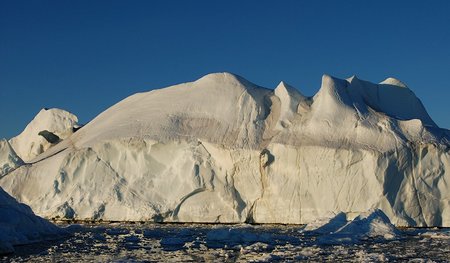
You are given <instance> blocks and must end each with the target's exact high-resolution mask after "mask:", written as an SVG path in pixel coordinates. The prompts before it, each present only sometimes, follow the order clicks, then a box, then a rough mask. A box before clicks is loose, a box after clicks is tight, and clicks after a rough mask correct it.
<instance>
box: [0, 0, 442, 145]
mask: <svg viewBox="0 0 450 263" xmlns="http://www.w3.org/2000/svg"><path fill="white" fill-rule="evenodd" d="M219 71H229V72H233V73H236V74H239V75H241V76H243V77H245V78H247V79H248V80H250V81H252V82H254V83H256V84H258V85H261V86H265V87H269V88H274V87H275V86H276V85H277V84H278V82H279V81H280V80H284V81H286V82H287V83H289V84H291V85H293V86H295V87H296V88H298V89H299V90H301V91H302V92H303V93H304V94H306V95H313V94H314V93H315V92H316V91H317V90H318V88H319V86H320V81H321V76H322V74H324V73H327V74H331V75H334V76H337V77H341V78H346V77H349V76H351V75H353V74H356V75H357V76H358V77H359V78H362V79H366V80H369V81H372V82H379V81H381V80H383V79H385V78H386V77H389V76H393V77H396V78H398V79H400V80H402V81H403V82H405V83H406V84H407V85H408V86H409V87H410V88H411V89H412V90H413V91H414V92H415V93H416V95H417V96H418V97H419V98H420V99H421V100H422V102H423V103H424V104H425V107H426V108H427V110H428V112H429V113H430V115H431V117H432V118H433V119H434V120H435V121H436V122H437V123H438V125H440V126H441V127H444V128H450V117H449V113H450V106H449V105H450V91H449V89H450V82H449V81H448V78H449V77H450V1H445V0H443V1H360V0H358V1H312V0H311V1H94V0H90V1H65V0H58V1H56V0H55V1H21V0H19V1H13V0H10V1H4V0H0V99H1V102H0V137H7V138H9V137H12V136H14V135H16V134H18V133H20V132H21V131H22V129H23V128H24V127H25V125H26V124H27V123H28V122H29V121H30V120H31V119H32V118H33V117H34V115H35V114H36V113H37V112H38V111H39V110H40V109H41V108H44V107H58V108H63V109H66V110H69V111H71V112H73V113H75V114H76V115H77V116H78V117H79V119H80V121H81V122H87V121H89V120H91V119H92V118H93V117H95V116H96V115H97V114H99V113H100V112H102V111H103V110H105V109H106V108H108V107H109V106H111V105H113V104H114V103H116V102H118V101H120V100H121V99H123V98H125V97H127V96H129V95H131V94H133V93H136V92H141V91H146V90H151V89H155V88H161V87H164V86H168V85H172V84H177V83H180V82H188V81H192V80H195V79H197V78H199V77H201V76H203V75H205V74H207V73H210V72H219Z"/></svg>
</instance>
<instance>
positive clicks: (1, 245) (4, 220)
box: [0, 188, 66, 255]
mask: <svg viewBox="0 0 450 263" xmlns="http://www.w3.org/2000/svg"><path fill="white" fill-rule="evenodd" d="M64 234H66V232H65V231H64V230H63V229H60V228H58V227H56V226H55V225H53V224H51V223H49V222H47V221H45V220H44V219H42V218H40V217H38V216H36V215H34V213H33V212H32V211H31V209H30V208H29V207H28V206H26V205H24V204H20V203H18V202H17V201H16V200H14V198H12V197H11V196H9V195H8V194H7V193H6V192H5V191H3V189H2V188H0V255H1V254H4V253H11V252H14V247H13V246H15V245H24V244H29V243H33V242H39V241H42V240H45V239H49V238H57V237H61V236H62V235H64Z"/></svg>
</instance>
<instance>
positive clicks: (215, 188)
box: [0, 73, 450, 227]
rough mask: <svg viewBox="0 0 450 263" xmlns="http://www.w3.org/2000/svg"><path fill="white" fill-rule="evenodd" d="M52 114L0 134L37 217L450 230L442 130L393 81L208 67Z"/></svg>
mask: <svg viewBox="0 0 450 263" xmlns="http://www.w3.org/2000/svg"><path fill="white" fill-rule="evenodd" d="M49 111H51V110H49ZM40 115H41V113H39V114H38V116H40ZM52 116H55V115H52ZM56 116H59V117H51V118H43V119H44V120H51V122H50V123H46V124H44V125H42V126H39V128H30V127H31V126H33V127H34V126H35V125H36V126H37V125H40V123H41V121H40V119H41V118H40V117H39V118H38V117H36V118H35V120H34V121H33V122H32V124H33V125H31V124H30V125H28V126H27V128H26V129H25V131H24V132H23V133H22V134H21V135H19V136H18V137H16V138H15V139H12V140H10V141H9V144H10V146H11V147H10V148H11V149H13V150H14V151H15V152H16V153H17V156H18V157H20V158H21V159H22V160H23V161H24V162H25V163H26V165H21V164H20V162H18V163H16V164H8V165H9V166H7V167H15V168H14V169H10V168H8V171H9V172H7V173H6V174H5V175H3V177H2V178H1V179H0V186H1V187H3V189H5V191H7V192H8V193H10V194H11V195H12V196H13V197H15V198H16V199H17V200H19V201H20V202H24V203H26V204H28V205H29V206H30V207H31V208H32V209H33V211H35V213H37V214H38V215H40V216H43V217H45V218H61V219H78V220H100V219H101V220H111V221H155V222H199V223H202V222H203V223H204V222H208V223H242V222H247V223H282V224H307V223H311V222H313V221H314V220H316V219H317V218H321V217H325V216H327V215H329V214H338V213H341V212H342V213H345V214H355V213H356V214H358V213H362V212H364V211H367V210H368V209H380V210H381V211H383V212H384V214H386V216H387V218H389V220H390V221H391V222H392V223H393V224H394V225H396V226H447V227H448V226H450V184H449V183H448V182H450V150H449V149H450V131H449V130H446V129H442V128H439V127H438V126H437V125H436V124H435V123H434V122H433V120H432V119H431V117H430V116H429V115H428V113H427V112H426V110H425V108H424V106H423V105H422V103H421V101H420V100H419V99H418V98H417V97H416V96H415V94H414V92H413V91H412V90H410V89H409V88H408V87H407V86H406V85H405V84H404V83H402V82H401V81H399V80H396V79H394V78H388V79H386V80H385V81H383V82H381V83H379V84H375V83H371V82H368V81H364V80H360V79H358V78H357V77H355V76H353V77H351V78H349V79H338V78H334V77H331V76H328V75H324V76H323V78H322V85H321V88H320V89H319V91H318V92H317V93H316V94H315V95H314V96H312V97H307V96H305V95H303V94H301V93H300V92H299V91H298V90H297V89H295V88H293V87H292V86H290V85H288V84H287V83H284V82H281V83H280V84H279V85H278V86H277V87H276V88H275V89H274V90H272V89H268V88H263V87H260V86H257V85H255V84H253V83H251V82H249V81H248V80H245V79H244V78H242V77H240V76H237V75H233V74H230V73H214V74H209V75H206V76H204V77H202V78H200V79H199V80H196V81H194V82H189V83H183V84H179V85H175V86H171V87H168V88H163V89H157V90H152V91H149V92H143V93H137V94H134V95H132V96H130V97H128V98H126V99H124V100H122V101H120V102H118V103H117V104H115V105H113V106H112V107H110V108H109V109H107V110H105V111H104V112H102V113H101V114H99V115H98V116H97V117H96V118H94V119H93V120H92V121H90V122H89V123H88V124H86V125H85V126H83V127H82V128H81V129H78V130H77V131H76V132H74V131H75V130H76V129H73V127H74V126H76V125H78V124H77V123H76V122H77V119H76V117H75V116H74V115H73V114H70V113H67V112H61V111H58V114H56ZM44 120H42V122H44ZM49 127H58V129H56V128H55V129H51V128H49ZM43 130H47V131H49V132H51V133H53V134H55V135H57V136H58V138H59V140H58V141H57V142H56V140H55V143H50V142H48V141H47V140H45V138H43V137H42V136H39V135H38V134H39V132H41V131H43ZM36 138H38V139H39V141H36V140H37V139H36ZM32 142H34V143H32ZM36 145H40V146H39V147H38V148H36V147H37V146H36ZM3 148H5V149H9V148H8V147H3ZM3 148H1V149H3ZM35 149H39V150H35ZM2 151H3V150H2ZM3 155H4V154H3V153H0V156H3ZM11 156H14V155H11ZM3 159H4V158H3V157H2V162H4V161H3ZM0 165H1V164H0ZM4 167H6V166H4Z"/></svg>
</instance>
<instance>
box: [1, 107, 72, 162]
mask: <svg viewBox="0 0 450 263" xmlns="http://www.w3.org/2000/svg"><path fill="white" fill-rule="evenodd" d="M77 122H78V118H77V117H76V116H75V115H73V114H72V113H70V112H67V111H65V110H61V109H42V110H41V111H40V112H39V113H38V114H37V115H36V117H34V119H33V120H32V121H31V122H30V123H29V124H28V125H27V127H26V128H25V129H24V130H23V131H22V133H20V134H19V135H17V136H16V137H14V138H12V139H11V140H9V143H10V144H11V146H12V148H13V149H14V150H15V152H16V153H17V155H18V156H19V157H20V158H22V160H23V161H25V162H29V161H31V160H32V159H33V158H34V157H36V156H38V155H39V154H41V153H43V152H44V151H46V150H47V149H48V148H50V146H51V143H49V142H47V140H46V139H44V137H42V136H40V135H39V132H41V131H44V130H46V131H49V132H52V133H54V134H55V135H57V136H58V137H59V138H60V139H65V138H67V137H69V136H70V135H71V134H72V133H73V131H72V128H73V127H77V126H78V123H77Z"/></svg>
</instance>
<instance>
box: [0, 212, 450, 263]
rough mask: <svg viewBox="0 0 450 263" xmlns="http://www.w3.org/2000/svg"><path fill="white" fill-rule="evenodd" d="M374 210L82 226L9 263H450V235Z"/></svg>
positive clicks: (18, 250)
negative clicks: (266, 220)
mask: <svg viewBox="0 0 450 263" xmlns="http://www.w3.org/2000/svg"><path fill="white" fill-rule="evenodd" d="M384 219H385V218H383V215H382V214H380V213H379V212H378V211H375V212H374V213H370V214H367V215H360V216H359V217H357V218H355V219H354V220H351V221H346V220H345V218H343V216H342V214H338V215H337V216H335V217H334V218H332V219H331V220H322V221H321V222H315V223H314V224H310V225H308V226H306V227H305V226H295V225H247V224H237V225H224V224H220V225H219V224H149V223H143V224H130V223H111V224H100V225H99V224H97V225H89V224H85V225H81V226H80V227H79V228H78V229H76V228H74V227H72V229H76V230H75V231H74V233H73V235H72V236H71V237H68V238H65V239H62V240H58V241H51V242H47V243H39V244H34V245H27V246H21V247H16V254H15V255H11V256H4V257H3V258H1V257H0V261H1V260H4V261H14V262H26V261H30V260H32V261H36V262H49V261H64V262H80V261H90V262H93V261H95V262H105V261H107V262H124V261H127V262H128V261H133V262H136V261H137V262H155V261H157V262H161V261H164V262H167V261H172V262H173V261H177V262H204V261H208V262H212V261H214V262H236V261H237V262H249V261H253V262H284V261H303V260H309V261H358V262H360V261H362V262H374V261H376V262H384V261H390V262H392V261H410V262H428V260H433V261H436V262H448V261H450V229H448V228H446V229H442V228H441V229H438V228H434V229H401V230H398V229H395V228H394V227H392V228H391V226H392V225H391V224H390V223H389V222H388V221H385V220H384Z"/></svg>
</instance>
